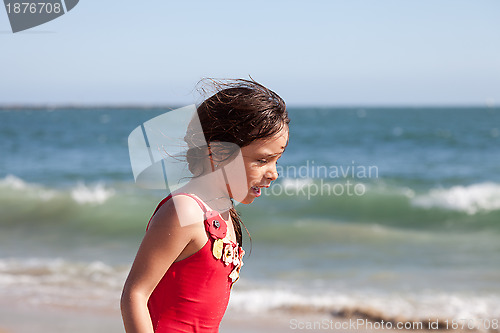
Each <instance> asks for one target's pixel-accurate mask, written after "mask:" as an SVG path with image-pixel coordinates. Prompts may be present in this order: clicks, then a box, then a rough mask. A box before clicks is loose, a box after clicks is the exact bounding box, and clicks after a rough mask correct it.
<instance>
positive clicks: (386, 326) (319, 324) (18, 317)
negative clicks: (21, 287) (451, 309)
mask: <svg viewBox="0 0 500 333" xmlns="http://www.w3.org/2000/svg"><path fill="white" fill-rule="evenodd" d="M0 313H1V317H0V319H1V323H2V326H0V332H1V333H38V332H74V333H90V332H92V333H100V332H102V333H104V332H106V333H120V332H124V329H123V325H122V322H121V316H120V313H119V311H118V310H117V309H113V310H112V309H109V310H108V311H93V310H92V309H83V310H82V309H68V308H66V309H63V308H47V307H45V308H39V307H27V306H26V305H21V304H17V305H13V303H6V302H5V300H2V301H1V302H0ZM427 324H429V322H426V321H423V322H418V321H415V322H412V321H403V322H401V323H400V324H399V325H402V326H401V327H403V328H400V329H398V328H397V325H398V322H397V320H393V321H390V320H389V321H384V322H381V321H380V319H378V320H377V318H368V317H367V316H356V315H355V314H345V315H344V316H339V315H337V316H333V315H327V314H323V315H318V314H311V313H309V314H304V313H289V314H284V313H270V314H267V315H266V316H255V315H248V314H242V313H234V312H231V311H229V312H228V313H226V316H225V317H224V319H223V322H222V324H221V327H220V332H221V333H233V332H240V333H256V332H269V333H284V332H312V331H314V332H320V331H324V332H328V331H329V332H359V333H363V332H389V331H392V332H394V331H396V332H403V331H406V332H421V333H429V332H443V331H453V332H457V333H462V332H492V333H493V332H500V329H489V330H487V329H479V328H475V329H467V328H465V329H464V328H461V327H460V326H461V324H460V326H459V327H457V328H455V329H452V328H451V327H450V328H449V329H448V330H447V329H446V328H445V326H444V324H443V323H442V324H441V325H440V326H439V325H437V324H435V322H433V324H432V325H433V326H432V327H433V328H430V327H429V326H426V325H427ZM434 324H435V325H434ZM404 325H406V327H405V326H404Z"/></svg>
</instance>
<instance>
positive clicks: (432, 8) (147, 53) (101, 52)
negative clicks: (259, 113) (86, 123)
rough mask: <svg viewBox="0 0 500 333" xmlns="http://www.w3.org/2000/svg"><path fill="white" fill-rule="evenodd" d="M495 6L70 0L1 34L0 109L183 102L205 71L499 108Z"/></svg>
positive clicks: (358, 100)
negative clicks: (52, 14)
mask: <svg viewBox="0 0 500 333" xmlns="http://www.w3.org/2000/svg"><path fill="white" fill-rule="evenodd" d="M499 12H500V1H498V0H469V1H463V0H377V1H375V0H345V1H338V0H330V1H308V2H306V1H293V0H287V1H269V0H268V1H260V0H258V1H246V2H243V1H234V0H233V1H206V0H205V1H189V0H187V1H165V0H161V1H160V0H151V1H147V2H144V1H130V0H120V1H118V0H106V1H89V0H80V2H79V3H78V5H77V6H76V7H75V8H74V9H73V10H71V11H70V12H68V13H66V14H65V15H63V16H61V17H59V18H57V19H55V20H53V21H51V22H48V23H46V24H43V25H40V26H38V27H35V28H32V29H30V30H27V31H24V32H19V33H16V34H14V33H12V31H11V30H10V25H9V22H8V18H7V14H6V10H5V8H0V105H6V104H7V105H12V104H84V105H103V104H105V105H126V104H132V105H180V104H183V105H186V104H191V103H193V102H195V101H197V99H199V98H200V97H199V95H198V94H197V93H196V89H195V87H196V85H197V83H198V82H199V80H200V79H202V78H204V77H214V78H248V77H249V75H250V76H251V77H252V78H253V79H255V80H256V81H258V82H260V83H263V84H264V85H266V86H267V87H269V88H271V89H272V90H274V91H276V92H277V93H278V94H279V95H280V96H282V97H283V98H284V99H285V101H286V102H287V105H291V106H360V105H366V106H370V105H374V106H380V105H397V106H400V105H406V106H424V105H437V106H441V105H464V106H466V105H480V106H484V105H489V106H491V105H496V106H498V105H500V19H498V18H499V14H498V13H499Z"/></svg>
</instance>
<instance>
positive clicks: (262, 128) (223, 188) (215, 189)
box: [121, 80, 290, 333]
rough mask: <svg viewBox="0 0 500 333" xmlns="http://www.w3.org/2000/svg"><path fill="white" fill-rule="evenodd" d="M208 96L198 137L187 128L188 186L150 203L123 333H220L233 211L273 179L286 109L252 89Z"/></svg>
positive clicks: (244, 83)
mask: <svg viewBox="0 0 500 333" xmlns="http://www.w3.org/2000/svg"><path fill="white" fill-rule="evenodd" d="M217 88H218V89H217V92H216V93H215V94H214V95H212V96H211V97H209V98H208V99H206V100H205V101H204V102H203V103H201V104H200V106H199V107H198V108H197V112H196V113H195V116H197V117H196V120H197V121H198V120H199V124H201V131H202V133H197V131H196V130H193V128H196V126H192V127H191V126H190V127H188V130H187V133H186V136H185V138H184V140H185V141H186V143H187V145H188V148H189V149H188V150H187V153H186V160H187V163H188V166H189V170H190V172H191V173H192V174H193V177H192V178H191V179H190V181H189V182H188V183H187V184H186V185H184V186H183V187H181V188H180V189H178V190H176V191H174V192H172V193H170V195H168V196H167V197H166V198H165V199H163V200H162V201H161V202H160V203H159V205H158V207H157V208H156V210H155V212H154V213H153V216H152V217H151V219H150V221H149V224H148V228H147V231H146V234H145V236H144V239H143V241H142V243H141V246H140V248H139V250H138V252H137V256H136V258H135V261H134V263H133V265H132V268H131V270H130V274H129V276H128V278H127V280H126V282H125V286H124V288H123V294H122V298H121V309H122V316H123V322H124V325H125V329H126V331H127V332H128V333H132V332H144V333H145V332H147V333H152V332H218V331H219V325H220V322H221V320H222V317H223V315H224V313H225V311H226V307H227V304H228V301H229V294H230V290H231V287H232V285H233V283H234V282H235V281H236V280H237V279H238V277H239V271H240V268H241V266H242V265H243V262H242V257H243V254H244V251H243V249H242V248H241V244H242V234H241V225H240V223H241V219H240V217H239V215H238V213H237V212H236V210H235V208H234V205H233V201H234V200H236V201H238V202H240V203H243V204H250V203H252V202H253V200H254V199H255V198H257V197H258V196H260V195H261V188H262V187H269V186H270V184H271V182H272V181H274V180H276V179H277V178H278V173H277V170H276V164H277V160H278V159H279V158H280V157H281V155H282V153H283V152H284V150H285V147H286V145H287V143H288V124H289V121H290V120H289V119H288V113H287V111H286V107H285V102H284V101H283V100H282V99H281V98H280V97H279V96H278V95H277V94H276V93H274V92H273V91H271V90H269V89H267V88H266V87H264V86H262V85H261V84H259V83H257V82H255V81H253V80H252V81H250V80H234V81H230V82H223V83H222V82H220V83H218V84H217ZM193 119H194V118H193ZM193 121H194V120H192V122H193ZM198 132H200V130H198ZM198 142H206V143H205V145H204V146H200V145H199V144H197V143H198Z"/></svg>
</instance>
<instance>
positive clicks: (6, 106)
mask: <svg viewBox="0 0 500 333" xmlns="http://www.w3.org/2000/svg"><path fill="white" fill-rule="evenodd" d="M192 104H193V103H192ZM183 106H185V105H184V104H181V103H172V104H147V103H143V104H140V103H124V104H120V103H96V104H85V103H33V104H28V103H26V104H17V103H5V104H0V110H8V109H17V110H19V109H37V110H55V109H120V108H121V109H172V110H174V109H177V108H180V107H183ZM498 107H500V105H498V106H497V105H495V104H493V103H492V104H483V103H477V104H472V103H471V104H452V103H446V104H444V103H435V104H431V103H429V104H424V103H422V104H416V103H412V104H410V103H407V104H377V103H373V104H330V105H327V104H316V105H315V104H305V103H300V104H298V103H297V104H287V108H294V109H295V108H296V109H298V108H313V109H324V108H357V109H363V108H408V109H415V108H490V109H494V108H498Z"/></svg>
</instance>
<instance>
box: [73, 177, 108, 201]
mask: <svg viewBox="0 0 500 333" xmlns="http://www.w3.org/2000/svg"><path fill="white" fill-rule="evenodd" d="M113 195H115V190H113V189H107V188H105V187H104V185H103V184H100V183H99V184H96V185H94V186H86V185H85V184H83V183H81V182H80V183H78V185H77V186H76V187H75V188H74V189H73V190H71V197H72V198H73V200H75V201H76V202H78V203H79V204H86V203H97V204H102V203H104V202H105V201H107V200H108V199H109V198H111V197H112V196H113Z"/></svg>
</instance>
